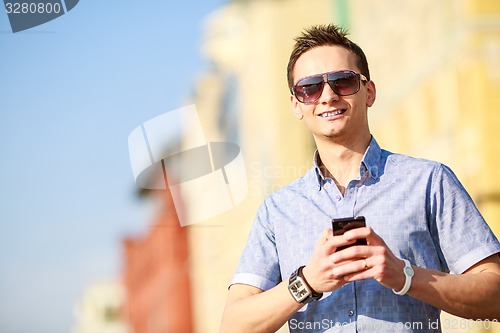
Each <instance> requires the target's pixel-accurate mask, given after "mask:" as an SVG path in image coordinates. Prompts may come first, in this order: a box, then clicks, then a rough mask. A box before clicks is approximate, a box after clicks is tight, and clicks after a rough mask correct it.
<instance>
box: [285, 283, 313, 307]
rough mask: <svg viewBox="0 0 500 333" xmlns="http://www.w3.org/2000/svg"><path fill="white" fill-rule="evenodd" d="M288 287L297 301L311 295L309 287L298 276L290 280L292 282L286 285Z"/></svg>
mask: <svg viewBox="0 0 500 333" xmlns="http://www.w3.org/2000/svg"><path fill="white" fill-rule="evenodd" d="M288 289H290V291H291V292H292V295H293V297H294V298H295V299H296V300H297V302H299V303H300V302H302V301H303V300H305V299H306V298H307V297H309V296H310V295H311V291H310V290H309V288H307V286H306V285H305V283H304V282H303V281H302V279H301V278H300V277H298V278H297V280H295V281H294V282H292V284H290V286H288Z"/></svg>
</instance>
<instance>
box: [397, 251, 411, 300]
mask: <svg viewBox="0 0 500 333" xmlns="http://www.w3.org/2000/svg"><path fill="white" fill-rule="evenodd" d="M403 261H404V263H405V267H404V268H403V274H404V275H405V284H404V286H403V289H401V290H400V291H396V290H394V289H392V291H393V292H394V293H395V294H396V295H399V296H403V295H405V294H406V293H407V292H408V290H410V287H411V280H412V278H413V275H414V274H415V272H414V271H413V268H412V267H411V263H410V262H409V261H408V260H407V259H403Z"/></svg>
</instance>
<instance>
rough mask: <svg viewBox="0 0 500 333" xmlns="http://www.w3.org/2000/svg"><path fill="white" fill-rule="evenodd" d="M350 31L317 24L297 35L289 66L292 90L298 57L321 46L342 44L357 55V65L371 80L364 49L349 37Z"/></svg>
mask: <svg viewBox="0 0 500 333" xmlns="http://www.w3.org/2000/svg"><path fill="white" fill-rule="evenodd" d="M347 35H348V31H347V30H346V29H344V28H342V27H338V26H336V25H333V24H325V25H316V26H312V27H310V28H308V29H306V30H304V31H303V33H302V35H300V36H298V37H296V38H295V39H294V40H295V46H294V47H293V50H292V53H291V54H290V60H289V61H288V66H287V79H288V88H290V91H291V90H292V87H293V80H294V77H293V70H294V68H295V64H296V63H297V59H299V57H300V56H301V55H302V54H304V53H305V52H307V51H309V50H310V49H312V48H315V47H319V46H333V45H338V46H342V47H344V48H346V49H348V50H349V51H351V52H352V53H353V54H354V56H355V57H356V65H357V66H358V67H359V70H360V71H361V74H363V75H364V76H366V78H367V79H368V81H370V70H369V69H368V61H367V60H366V56H365V54H364V52H363V50H362V49H361V48H360V47H359V46H358V45H357V44H356V43H354V42H352V41H351V40H350V39H349V38H347Z"/></svg>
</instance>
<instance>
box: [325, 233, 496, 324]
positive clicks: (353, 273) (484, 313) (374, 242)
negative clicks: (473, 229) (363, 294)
mask: <svg viewBox="0 0 500 333" xmlns="http://www.w3.org/2000/svg"><path fill="white" fill-rule="evenodd" d="M345 237H347V238H348V239H352V240H354V239H357V238H366V239H367V241H368V245H369V246H354V247H351V248H348V249H345V250H343V251H340V252H337V253H334V254H332V256H331V260H332V261H333V262H334V263H335V264H336V266H335V268H334V269H333V271H332V273H333V274H332V275H333V276H334V277H337V278H338V277H341V276H343V277H344V279H345V280H346V281H349V282H351V281H356V280H362V279H367V278H373V279H375V280H377V281H378V282H379V283H380V284H382V285H384V286H385V287H387V288H392V289H395V290H401V289H402V287H403V285H404V281H405V277H404V274H403V267H404V263H403V261H402V260H400V259H399V258H396V257H395V256H394V254H393V253H392V252H391V251H390V250H389V248H388V247H387V245H386V244H385V243H384V241H383V240H382V239H381V238H380V237H379V236H378V235H377V234H376V233H375V232H374V231H373V230H372V229H371V228H359V229H356V230H351V231H349V232H347V233H345ZM365 265H367V269H366V268H365ZM413 269H414V271H415V275H414V276H413V279H412V283H411V287H410V290H409V291H408V294H409V295H410V296H412V297H414V298H416V299H419V300H421V301H423V302H426V303H428V304H431V305H433V306H435V307H437V308H439V309H442V310H444V311H446V312H449V313H451V314H453V315H456V316H459V317H463V318H468V319H483V320H484V319H489V320H493V319H497V320H500V302H499V301H498V300H499V299H500V257H499V255H498V254H494V255H491V256H489V257H487V258H486V259H484V260H482V261H480V262H478V263H477V264H475V265H474V266H472V267H471V268H469V269H468V270H467V271H466V272H464V273H463V274H460V275H456V274H447V273H443V272H440V271H436V270H431V269H426V268H422V267H416V266H413ZM394 296H395V297H398V296H396V295H394Z"/></svg>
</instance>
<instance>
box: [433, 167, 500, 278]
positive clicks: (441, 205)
mask: <svg viewBox="0 0 500 333" xmlns="http://www.w3.org/2000/svg"><path fill="white" fill-rule="evenodd" d="M430 187H431V188H430V192H431V193H430V208H431V209H430V219H429V220H430V230H431V234H432V238H433V241H434V244H435V245H436V247H437V248H438V249H439V251H438V253H439V255H440V257H441V261H442V262H443V266H444V267H443V268H444V270H445V271H448V272H450V273H453V274H461V273H463V272H464V271H466V270H467V269H468V268H470V267H471V266H473V265H474V264H476V263H478V262H479V261H481V260H483V259H485V258H487V257H489V256H491V255H493V254H495V253H498V252H500V244H499V242H498V239H497V238H496V237H495V235H494V234H493V232H492V230H491V229H490V227H489V226H488V224H487V223H486V221H485V220H484V218H483V217H482V215H481V213H480V212H479V210H478V209H477V207H476V205H475V204H474V202H473V200H472V198H471V197H470V196H469V194H468V193H467V191H466V190H465V188H464V187H463V186H462V184H461V183H460V181H459V180H458V178H457V177H456V176H455V174H454V173H453V171H452V170H451V169H450V168H448V167H446V166H444V165H442V164H439V165H438V166H437V167H436V169H435V170H434V176H433V178H432V183H431V186H430Z"/></svg>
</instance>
